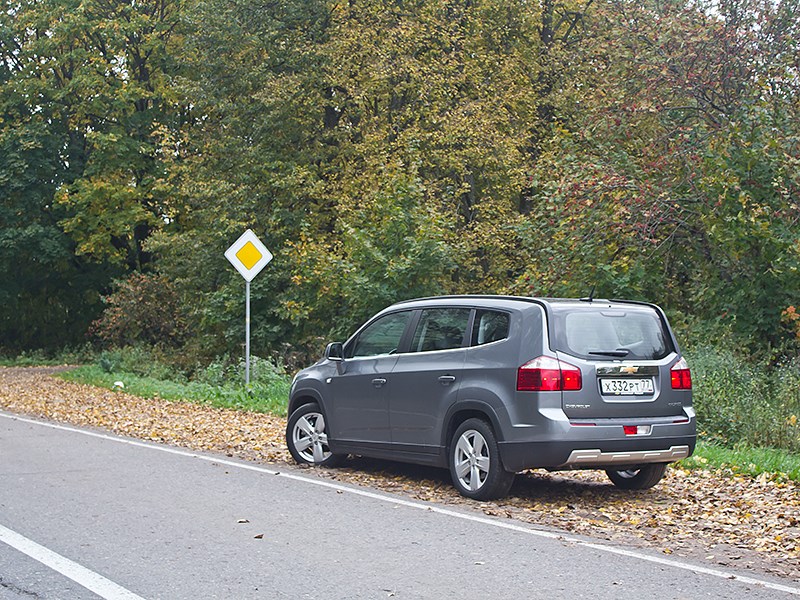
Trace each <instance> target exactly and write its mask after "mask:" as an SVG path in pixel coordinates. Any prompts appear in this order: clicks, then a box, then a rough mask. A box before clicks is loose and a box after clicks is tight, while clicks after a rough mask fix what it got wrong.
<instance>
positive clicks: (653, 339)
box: [551, 305, 673, 360]
mask: <svg viewBox="0 0 800 600" xmlns="http://www.w3.org/2000/svg"><path fill="white" fill-rule="evenodd" d="M552 309H553V310H552V315H553V323H552V325H553V327H552V330H551V339H552V341H553V343H554V349H555V350H558V351H560V352H566V353H567V354H571V355H572V356H578V357H580V358H586V359H590V360H631V359H635V360H659V359H662V358H664V357H665V356H667V355H668V354H669V353H670V352H673V347H672V342H671V338H670V336H669V335H668V333H667V331H666V329H665V327H666V325H665V323H664V322H663V321H662V319H661V318H660V317H659V315H658V313H657V312H656V311H655V309H653V308H651V307H649V306H634V305H631V306H624V307H621V306H614V307H608V306H605V307H598V306H588V305H587V306H574V305H570V306H553V307H552Z"/></svg>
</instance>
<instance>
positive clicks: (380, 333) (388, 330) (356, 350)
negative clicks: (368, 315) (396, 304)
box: [346, 311, 411, 358]
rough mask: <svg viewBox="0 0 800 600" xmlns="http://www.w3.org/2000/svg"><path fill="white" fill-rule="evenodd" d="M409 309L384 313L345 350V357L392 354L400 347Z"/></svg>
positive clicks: (409, 314) (408, 316) (409, 313)
mask: <svg viewBox="0 0 800 600" xmlns="http://www.w3.org/2000/svg"><path fill="white" fill-rule="evenodd" d="M410 316H411V312H410V311H404V312H399V313H392V314H390V315H385V316H383V317H381V318H380V319H378V320H377V321H375V322H374V323H372V324H370V325H369V326H368V327H367V328H366V329H364V331H362V332H361V333H360V334H359V335H358V338H356V340H355V342H354V343H352V344H350V346H349V348H348V349H347V351H346V355H347V358H353V357H359V356H378V355H380V354H394V353H395V352H397V349H398V348H399V347H400V339H401V338H402V337H403V332H404V331H405V328H406V324H407V323H408V320H409V318H410Z"/></svg>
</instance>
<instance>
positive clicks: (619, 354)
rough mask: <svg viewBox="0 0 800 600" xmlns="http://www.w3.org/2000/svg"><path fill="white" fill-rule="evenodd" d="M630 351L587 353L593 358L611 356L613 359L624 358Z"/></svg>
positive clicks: (623, 349)
mask: <svg viewBox="0 0 800 600" xmlns="http://www.w3.org/2000/svg"><path fill="white" fill-rule="evenodd" d="M630 353H631V351H630V350H626V349H625V348H620V349H619V350H609V351H607V352H589V354H592V355H594V356H611V357H613V358H624V357H626V356H628V354H630Z"/></svg>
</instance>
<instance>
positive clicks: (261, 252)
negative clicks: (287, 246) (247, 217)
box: [225, 229, 272, 281]
mask: <svg viewBox="0 0 800 600" xmlns="http://www.w3.org/2000/svg"><path fill="white" fill-rule="evenodd" d="M225 258H227V259H228V260H229V261H230V263H231V264H232V265H233V266H234V267H236V270H237V271H239V273H240V274H241V275H242V277H244V279H245V281H252V280H253V278H254V277H255V276H256V275H258V274H259V273H260V272H261V269H263V268H264V267H266V266H267V264H268V263H269V261H271V260H272V253H271V252H270V251H269V250H267V247H266V246H265V245H264V244H262V243H261V240H259V239H258V237H257V236H256V234H255V233H253V232H252V231H251V230H250V229H248V230H247V231H245V232H244V233H243V234H242V236H241V237H240V238H239V239H238V240H236V241H235V242H234V243H233V244H232V245H231V247H230V248H228V249H227V250H226V251H225Z"/></svg>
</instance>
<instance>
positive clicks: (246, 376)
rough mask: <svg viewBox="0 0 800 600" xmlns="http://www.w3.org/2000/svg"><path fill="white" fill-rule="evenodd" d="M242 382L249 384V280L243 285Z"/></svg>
mask: <svg viewBox="0 0 800 600" xmlns="http://www.w3.org/2000/svg"><path fill="white" fill-rule="evenodd" d="M244 290H245V292H244V295H245V301H244V304H245V309H244V337H245V341H244V383H245V385H250V282H249V281H245V285H244Z"/></svg>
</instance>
